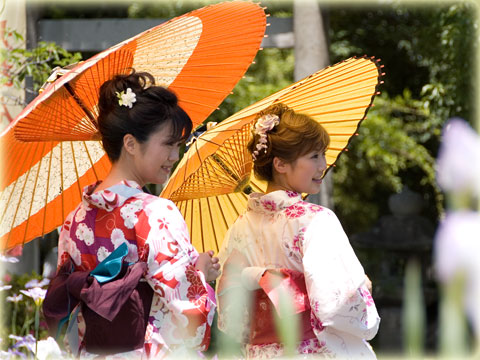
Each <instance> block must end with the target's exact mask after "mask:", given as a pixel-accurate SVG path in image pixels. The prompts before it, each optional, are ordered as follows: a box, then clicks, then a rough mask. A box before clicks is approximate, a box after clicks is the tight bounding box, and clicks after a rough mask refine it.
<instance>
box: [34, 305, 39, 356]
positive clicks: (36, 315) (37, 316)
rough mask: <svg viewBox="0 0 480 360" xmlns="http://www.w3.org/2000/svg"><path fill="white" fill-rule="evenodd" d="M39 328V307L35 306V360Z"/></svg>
mask: <svg viewBox="0 0 480 360" xmlns="http://www.w3.org/2000/svg"><path fill="white" fill-rule="evenodd" d="M39 328H40V306H38V305H36V304H35V359H37V350H38V330H39Z"/></svg>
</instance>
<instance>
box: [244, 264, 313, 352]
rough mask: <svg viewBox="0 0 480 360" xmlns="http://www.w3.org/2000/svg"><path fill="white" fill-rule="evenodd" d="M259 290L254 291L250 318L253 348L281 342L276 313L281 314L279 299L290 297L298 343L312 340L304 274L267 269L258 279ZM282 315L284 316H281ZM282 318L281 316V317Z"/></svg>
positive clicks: (250, 341)
mask: <svg viewBox="0 0 480 360" xmlns="http://www.w3.org/2000/svg"><path fill="white" fill-rule="evenodd" d="M259 285H260V287H261V289H258V290H255V291H253V303H252V311H251V318H250V340H249V343H250V344H253V345H258V344H269V343H281V340H280V338H279V335H278V334H277V331H276V329H275V312H276V314H277V315H278V316H279V317H280V318H282V315H284V314H281V313H280V309H279V305H280V297H281V296H285V293H286V292H288V294H290V296H291V299H292V301H293V307H294V313H295V314H296V315H297V316H298V321H299V329H300V332H301V333H300V334H299V340H300V341H303V340H308V339H313V338H315V337H316V336H315V334H314V332H313V330H312V325H311V321H310V303H309V299H308V295H307V289H306V286H305V277H304V275H303V274H302V273H301V272H299V271H295V270H290V269H279V270H267V271H266V272H265V273H264V274H263V276H262V278H261V279H260V282H259ZM284 316H285V315H284ZM284 316H283V317H284Z"/></svg>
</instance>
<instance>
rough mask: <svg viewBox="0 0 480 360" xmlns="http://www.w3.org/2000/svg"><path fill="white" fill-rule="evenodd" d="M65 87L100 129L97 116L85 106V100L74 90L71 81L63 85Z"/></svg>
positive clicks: (96, 127)
mask: <svg viewBox="0 0 480 360" xmlns="http://www.w3.org/2000/svg"><path fill="white" fill-rule="evenodd" d="M63 86H64V87H65V89H67V91H68V93H69V94H70V95H72V97H73V99H74V100H75V102H76V103H77V104H78V106H80V107H81V108H82V110H83V112H84V113H85V114H86V115H87V117H88V118H89V119H90V121H91V122H92V124H93V126H95V129H97V130H98V123H97V119H96V118H95V116H94V115H93V114H92V113H91V111H90V110H89V109H88V108H87V107H86V106H85V104H84V103H83V101H82V100H81V99H80V98H79V97H78V96H77V94H75V91H73V88H72V87H71V86H70V84H69V83H65V84H64V85H63Z"/></svg>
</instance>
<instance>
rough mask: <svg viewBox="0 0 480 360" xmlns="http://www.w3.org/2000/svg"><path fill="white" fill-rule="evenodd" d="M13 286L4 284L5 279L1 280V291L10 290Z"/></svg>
mask: <svg viewBox="0 0 480 360" xmlns="http://www.w3.org/2000/svg"><path fill="white" fill-rule="evenodd" d="M11 288H12V285H4V284H3V281H2V280H0V291H3V290H10V289H11Z"/></svg>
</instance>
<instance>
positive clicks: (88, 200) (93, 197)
mask: <svg viewBox="0 0 480 360" xmlns="http://www.w3.org/2000/svg"><path fill="white" fill-rule="evenodd" d="M101 183H102V182H101V181H98V182H96V183H95V184H92V185H88V186H86V187H85V188H84V189H83V199H82V202H83V204H84V205H85V206H87V207H96V208H100V209H104V210H107V211H112V210H113V209H115V208H117V207H119V206H122V205H123V203H124V202H125V201H126V200H127V199H128V197H125V196H122V195H120V194H118V193H116V192H113V191H111V190H109V189H110V188H107V189H104V190H100V191H95V189H96V188H97V186H98V185H100V184H101ZM118 185H124V186H126V187H128V188H132V189H139V190H142V187H141V186H140V185H138V184H137V183H136V182H135V181H132V180H122V181H120V182H119V183H118V184H116V185H114V186H118Z"/></svg>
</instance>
